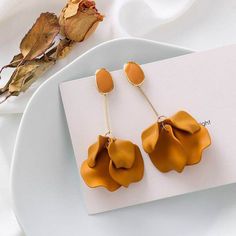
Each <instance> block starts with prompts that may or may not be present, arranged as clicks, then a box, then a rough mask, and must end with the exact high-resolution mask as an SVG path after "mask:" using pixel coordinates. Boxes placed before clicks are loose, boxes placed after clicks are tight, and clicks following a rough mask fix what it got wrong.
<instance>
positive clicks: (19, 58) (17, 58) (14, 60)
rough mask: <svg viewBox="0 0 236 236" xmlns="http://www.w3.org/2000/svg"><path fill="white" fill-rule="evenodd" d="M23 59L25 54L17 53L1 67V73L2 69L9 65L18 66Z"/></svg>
mask: <svg viewBox="0 0 236 236" xmlns="http://www.w3.org/2000/svg"><path fill="white" fill-rule="evenodd" d="M22 59H23V55H22V54H21V53H19V54H17V55H15V56H14V57H13V58H12V60H11V62H10V63H9V64H7V65H5V66H3V67H2V68H1V69H0V74H1V73H2V71H3V70H4V69H6V68H8V67H12V68H14V67H17V66H18V65H19V64H20V63H21V62H22Z"/></svg>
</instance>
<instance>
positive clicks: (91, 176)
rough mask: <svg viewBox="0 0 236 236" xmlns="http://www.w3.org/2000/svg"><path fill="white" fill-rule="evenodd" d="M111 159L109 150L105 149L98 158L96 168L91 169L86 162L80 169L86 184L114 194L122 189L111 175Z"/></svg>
mask: <svg viewBox="0 0 236 236" xmlns="http://www.w3.org/2000/svg"><path fill="white" fill-rule="evenodd" d="M109 163H110V157H109V156H108V153H107V150H106V149H103V150H102V151H101V152H100V153H99V154H98V155H97V158H96V165H95V167H94V168H91V167H89V165H88V161H87V160H85V161H84V162H83V163H82V165H81V168H80V173H81V176H82V178H83V180H84V182H85V183H86V184H87V185H88V186H89V187H91V188H96V187H101V186H102V187H105V188H106V189H108V190H109V191H111V192H113V191H115V190H117V189H118V188H119V187H120V184H118V183H117V182H116V181H115V180H113V179H112V177H111V176H110V174H109Z"/></svg>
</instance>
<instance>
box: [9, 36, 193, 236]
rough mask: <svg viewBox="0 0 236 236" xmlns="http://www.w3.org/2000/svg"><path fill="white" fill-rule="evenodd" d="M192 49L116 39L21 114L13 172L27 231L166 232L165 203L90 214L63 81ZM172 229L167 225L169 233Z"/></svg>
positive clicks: (56, 80) (44, 89) (75, 65)
mask: <svg viewBox="0 0 236 236" xmlns="http://www.w3.org/2000/svg"><path fill="white" fill-rule="evenodd" d="M189 52H190V51H189V50H187V49H182V48H178V47H173V46H169V45H165V44H160V43H156V42H152V41H147V40H140V39H120V40H114V41H110V42H107V43H103V44H101V45H100V46H97V47H95V48H93V49H92V50H90V51H88V52H87V53H85V54H84V55H83V56H81V57H79V58H78V59H76V60H75V61H73V62H72V63H71V64H69V65H68V66H66V67H65V68H64V69H63V70H61V71H59V72H58V73H56V74H55V75H54V76H53V77H52V78H51V79H49V80H47V81H46V82H45V83H44V84H43V85H42V86H41V87H40V88H39V89H38V90H37V92H36V93H35V94H34V95H33V97H32V99H31V100H30V102H29V104H28V106H27V107H26V111H25V113H24V115H23V118H22V122H21V125H20V129H19V132H18V136H17V141H16V146H15V151H14V157H13V165H12V176H11V177H12V178H11V180H12V181H11V187H12V197H13V202H14V208H15V213H16V215H17V218H18V220H19V222H20V224H21V225H22V227H23V229H24V230H25V232H26V235H29V236H47V235H48V236H52V235H56V236H67V235H69V236H75V235H76V236H77V235H96V236H100V235H101V236H106V235H114V236H115V235H145V233H147V231H149V233H148V235H157V234H158V232H162V230H163V228H162V227H163V225H162V223H161V222H162V221H163V217H165V214H166V213H168V212H169V211H170V208H169V207H167V206H166V203H165V204H164V205H165V206H166V207H167V211H165V209H163V206H162V205H161V204H160V203H158V202H154V203H151V204H145V205H140V206H136V207H130V208H125V209H121V210H117V211H113V212H109V213H104V214H98V215H95V216H88V215H87V213H86V209H85V206H84V203H83V197H82V194H81V192H80V183H79V176H78V174H77V167H76V163H75V160H74V155H73V151H72V147H71V141H70V138H69V134H68V130H67V124H66V120H65V116H64V111H63V107H62V103H61V98H60V93H59V88H58V85H59V84H60V83H61V82H62V81H67V80H72V79H77V78H80V77H85V76H89V75H92V74H94V71H95V70H96V69H98V68H100V67H106V68H108V69H109V70H115V69H119V68H122V66H123V64H124V63H125V62H127V61H130V60H134V61H137V62H139V63H147V62H152V61H155V60H160V59H165V58H170V57H174V56H178V55H183V54H186V53H189ZM88 92H89V91H88ZM75 102H76V101H75ZM94 119H96V117H94ZM78 125H79V124H78ZM177 199H178V198H177ZM162 202H163V201H162ZM177 202H178V200H177ZM173 203H174V202H173ZM173 203H172V207H174V208H176V207H177V205H175V204H173ZM168 217H171V216H168ZM167 222H168V221H167ZM158 225H159V226H158ZM166 227H169V226H168V225H167V226H166ZM172 230H173V229H172V228H171V227H170V228H168V231H169V232H170V231H172ZM175 231H176V229H175Z"/></svg>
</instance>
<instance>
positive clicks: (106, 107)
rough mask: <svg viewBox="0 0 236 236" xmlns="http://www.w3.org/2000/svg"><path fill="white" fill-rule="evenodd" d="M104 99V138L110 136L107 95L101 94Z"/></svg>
mask: <svg viewBox="0 0 236 236" xmlns="http://www.w3.org/2000/svg"><path fill="white" fill-rule="evenodd" d="M103 97H104V114H105V122H106V128H107V132H106V133H105V136H112V131H111V125H110V113H109V106H108V94H103Z"/></svg>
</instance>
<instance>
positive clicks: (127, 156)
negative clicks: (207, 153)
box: [80, 62, 211, 191]
mask: <svg viewBox="0 0 236 236" xmlns="http://www.w3.org/2000/svg"><path fill="white" fill-rule="evenodd" d="M124 72H125V74H126V77H127V79H128V81H129V82H130V83H131V84H132V85H133V86H135V87H137V88H138V89H139V91H140V93H141V94H142V96H143V97H144V98H145V99H146V101H147V103H148V104H149V105H150V107H151V109H152V110H153V112H154V114H155V116H156V122H155V123H154V124H153V125H151V126H150V127H148V128H147V129H146V130H144V131H143V132H142V135H141V139H142V146H143V149H144V151H145V152H146V153H147V154H148V155H149V157H150V159H151V161H152V163H153V164H154V166H155V167H156V168H157V169H158V170H159V171H161V172H169V171H171V170H175V171H177V172H182V171H183V169H184V167H185V166H186V165H194V164H197V163H198V162H199V161H200V160H201V156H202V152H203V150H204V149H205V148H207V147H208V146H209V145H210V144H211V139H210V135H209V133H208V131H207V129H206V128H205V127H204V126H203V125H201V124H199V123H198V122H197V121H196V120H195V119H194V118H193V117H192V116H191V115H190V114H188V113H187V112H185V111H179V112H177V113H176V114H175V115H173V116H172V117H169V118H166V117H165V116H163V115H159V113H158V112H157V111H156V109H155V107H154V106H153V104H152V103H151V101H150V100H149V98H148V96H147V95H146V93H145V92H144V91H143V89H142V87H141V85H142V83H143V82H144V79H145V75H144V72H143V70H142V68H141V67H140V65H138V64H137V63H135V62H128V63H127V64H125V66H124ZM95 77H96V83H97V89H98V91H99V93H101V94H102V95H103V96H104V102H105V118H106V124H107V132H106V134H105V135H99V136H98V140H97V142H96V143H94V144H92V145H91V146H90V147H89V148H88V158H87V159H86V160H85V161H84V162H83V163H82V165H81V170H80V172H81V176H82V178H83V179H84V182H85V183H86V184H87V185H88V186H89V187H91V188H95V187H105V188H106V189H107V190H109V191H115V190H117V189H118V188H120V187H121V186H124V187H128V186H129V184H131V183H134V182H139V181H140V180H142V178H143V175H144V161H143V158H142V154H141V152H140V149H139V147H138V146H137V145H136V144H134V143H132V142H130V141H128V140H121V139H117V138H116V137H114V136H113V135H112V132H111V129H110V122H109V112H108V94H109V93H110V92H111V91H112V90H113V88H114V84H113V80H112V76H111V74H110V73H109V72H108V71H107V70H106V69H100V70H98V71H96V74H95Z"/></svg>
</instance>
